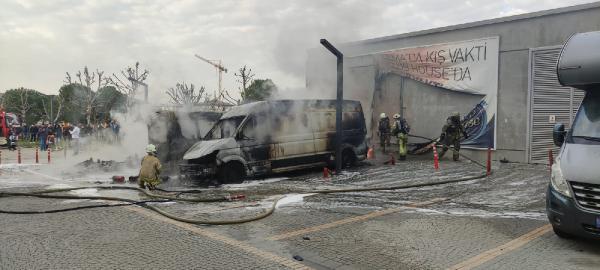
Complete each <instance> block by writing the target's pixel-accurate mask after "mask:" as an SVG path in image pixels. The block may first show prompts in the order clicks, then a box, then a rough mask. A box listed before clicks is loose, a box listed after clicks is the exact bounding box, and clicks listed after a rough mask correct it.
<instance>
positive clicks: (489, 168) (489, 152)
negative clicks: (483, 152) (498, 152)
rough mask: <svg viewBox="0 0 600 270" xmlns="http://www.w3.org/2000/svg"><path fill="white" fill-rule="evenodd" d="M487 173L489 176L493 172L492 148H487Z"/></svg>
mask: <svg viewBox="0 0 600 270" xmlns="http://www.w3.org/2000/svg"><path fill="white" fill-rule="evenodd" d="M486 165H487V166H486V170H485V175H487V176H489V175H491V174H492V148H489V147H488V149H487V164H486Z"/></svg>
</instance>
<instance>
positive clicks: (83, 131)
mask: <svg viewBox="0 0 600 270" xmlns="http://www.w3.org/2000/svg"><path fill="white" fill-rule="evenodd" d="M120 129H121V126H120V124H119V122H117V121H116V120H112V121H110V122H108V121H106V122H103V123H101V124H90V125H84V124H81V123H75V124H72V123H69V122H60V123H55V124H51V123H48V122H45V123H43V122H39V123H37V124H35V125H26V124H24V125H22V126H21V125H18V126H11V127H10V135H9V146H10V149H11V150H13V149H16V144H17V142H18V141H21V142H30V143H38V144H39V148H40V150H42V151H46V150H47V149H52V150H59V149H61V148H62V147H64V146H66V145H70V146H71V147H73V150H74V152H75V154H77V153H78V152H79V146H80V143H81V142H80V140H81V139H84V138H94V139H96V140H98V141H101V142H115V141H118V140H119V132H120Z"/></svg>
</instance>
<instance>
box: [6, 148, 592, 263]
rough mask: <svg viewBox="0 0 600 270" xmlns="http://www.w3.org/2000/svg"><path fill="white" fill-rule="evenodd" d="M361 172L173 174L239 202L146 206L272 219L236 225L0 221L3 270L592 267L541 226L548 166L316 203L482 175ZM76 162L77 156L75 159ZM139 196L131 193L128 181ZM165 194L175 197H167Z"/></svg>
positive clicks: (129, 216) (22, 204) (400, 166)
mask: <svg viewBox="0 0 600 270" xmlns="http://www.w3.org/2000/svg"><path fill="white" fill-rule="evenodd" d="M386 159H387V157H380V159H379V160H375V161H369V162H363V163H361V164H360V165H359V166H358V167H356V168H353V169H351V170H346V171H343V172H342V173H341V174H340V175H336V176H333V177H330V178H323V175H322V170H321V169H314V170H305V171H301V172H295V173H292V174H286V175H275V176H272V177H269V178H266V179H252V180H247V181H244V182H243V183H239V184H227V185H223V186H221V187H217V188H215V187H211V188H206V187H202V186H201V185H198V184H197V183H193V182H179V181H178V179H176V178H174V179H172V180H170V181H169V182H167V183H165V184H164V185H163V186H162V187H163V188H165V189H180V190H185V189H195V190H200V191H201V193H199V194H188V193H185V194H177V195H178V196H180V197H193V196H201V197H220V196H223V197H224V196H231V195H238V194H243V195H244V196H245V199H243V200H235V201H226V202H217V203H201V204H198V203H185V202H177V203H166V204H165V203H161V204H153V205H154V206H157V207H159V208H160V209H163V210H165V211H168V212H169V213H173V214H176V215H178V216H181V217H185V218H193V219H209V220H228V219H232V220H233V219H241V218H248V217H252V216H256V215H260V214H261V213H264V212H265V211H267V210H268V209H269V208H270V207H271V206H272V205H273V203H274V202H276V201H278V200H279V201H278V203H277V206H276V209H275V212H274V214H272V215H271V216H269V217H267V218H264V219H261V220H258V221H254V222H249V223H243V224H237V225H222V226H207V225H190V224H185V223H181V222H177V221H173V220H170V219H167V218H165V217H163V216H160V215H158V214H156V213H154V212H151V211H149V210H146V209H144V208H141V207H138V206H126V207H110V208H95V209H85V210H77V211H71V212H63V213H55V214H38V215H7V214H0V228H2V234H0V242H2V243H5V245H3V248H2V249H0V269H4V268H6V269H22V268H27V269H48V268H50V269H81V268H86V269H97V268H98V269H100V268H155V269H165V268H177V269H180V268H194V269H224V268H229V269H231V268H236V269H285V268H292V269H301V268H313V269H473V268H479V269H490V268H491V269H548V268H550V269H567V268H569V269H596V268H597V265H598V264H599V263H600V259H599V258H600V256H599V255H600V246H599V245H597V243H593V242H589V241H584V240H579V239H574V240H567V239H561V238H558V237H557V236H555V235H554V234H553V233H552V231H551V228H550V227H549V226H548V225H547V224H548V223H547V221H546V217H545V210H544V209H545V208H544V194H545V190H546V188H547V185H548V178H549V171H548V167H547V166H543V165H529V164H515V163H499V162H494V163H493V169H494V173H493V175H492V176H490V177H486V178H482V179H475V180H469V181H464V182H460V183H452V184H444V185H433V186H426V187H418V188H409V189H397V190H384V191H369V192H365V191H360V192H359V191H357V192H346V193H332V194H316V193H315V192H316V191H319V190H333V189H348V188H361V187H391V186H403V185H413V184H424V183H435V182H440V181H445V180H451V179H463V178H467V177H474V176H478V175H481V174H482V173H483V172H484V171H483V169H482V168H481V167H480V166H478V165H476V164H474V163H472V162H469V161H460V162H452V161H448V160H442V162H441V168H440V170H438V171H436V170H434V168H433V163H432V161H431V160H429V159H428V158H427V157H421V158H413V159H410V160H409V161H406V162H397V163H396V165H384V164H383V162H384V161H385V160H386ZM82 160H83V159H82ZM7 163H8V162H3V164H2V165H0V189H2V190H19V191H27V190H39V189H46V188H64V187H80V186H90V185H103V186H107V185H111V184H112V183H111V182H112V180H111V177H112V176H113V175H124V176H126V177H127V176H129V175H134V174H135V173H136V169H135V168H128V167H127V166H120V168H110V169H108V170H106V169H105V168H101V167H99V168H89V167H88V168H77V167H74V166H73V165H72V163H71V164H67V163H63V164H61V163H60V162H59V161H57V162H55V163H53V164H50V165H48V164H42V165H35V164H31V163H29V165H15V164H7ZM125 185H130V186H134V184H125ZM68 194H73V195H86V196H88V195H89V196H100V195H107V196H116V197H123V198H128V199H136V200H142V199H147V198H146V197H145V196H143V195H140V194H137V193H136V192H133V191H125V190H110V191H106V190H99V189H86V190H78V191H72V192H69V193H68ZM164 194H169V195H174V194H175V193H164ZM100 203H105V202H102V201H96V200H95V201H88V200H79V201H67V200H50V199H37V198H2V199H0V208H1V209H2V210H48V209H60V208H64V207H72V206H84V205H94V204H100Z"/></svg>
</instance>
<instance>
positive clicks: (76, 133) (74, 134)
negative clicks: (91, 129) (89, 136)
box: [69, 124, 81, 155]
mask: <svg viewBox="0 0 600 270" xmlns="http://www.w3.org/2000/svg"><path fill="white" fill-rule="evenodd" d="M80 125H81V124H77V125H75V126H73V128H72V129H71V130H70V131H69V132H70V133H71V140H72V142H73V154H74V155H77V154H79V133H80V132H81V129H80V128H79V126H80Z"/></svg>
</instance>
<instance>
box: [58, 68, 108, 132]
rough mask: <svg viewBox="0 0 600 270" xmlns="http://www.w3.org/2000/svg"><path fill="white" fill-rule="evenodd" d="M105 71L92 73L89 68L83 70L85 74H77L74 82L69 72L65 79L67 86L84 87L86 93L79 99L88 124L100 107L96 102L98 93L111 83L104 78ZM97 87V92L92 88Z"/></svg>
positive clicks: (78, 72) (79, 72)
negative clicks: (77, 85) (76, 85)
mask: <svg viewBox="0 0 600 270" xmlns="http://www.w3.org/2000/svg"><path fill="white" fill-rule="evenodd" d="M103 76H104V71H100V70H98V69H96V71H95V72H92V73H90V72H89V70H88V68H87V66H86V67H84V68H83V73H82V72H81V71H77V73H76V74H75V77H76V78H75V79H76V80H74V79H73V78H72V77H71V74H69V72H67V76H66V78H65V83H67V84H79V85H81V86H83V87H84V93H83V96H82V97H78V99H79V102H81V104H82V105H83V106H82V107H83V108H85V121H86V124H88V125H89V124H90V123H91V121H92V115H93V114H94V112H95V109H96V107H97V106H98V104H97V102H96V100H97V98H98V96H99V95H98V92H99V91H100V89H102V88H103V87H105V86H107V85H108V84H109V83H110V81H109V80H108V79H107V78H104V77H103ZM94 86H95V90H94V89H93V88H92V87H94Z"/></svg>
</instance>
